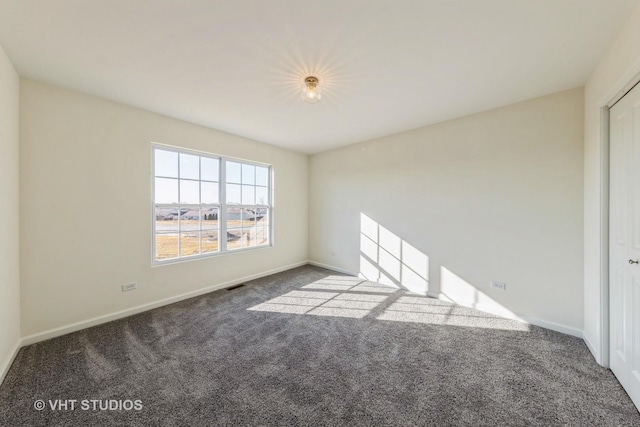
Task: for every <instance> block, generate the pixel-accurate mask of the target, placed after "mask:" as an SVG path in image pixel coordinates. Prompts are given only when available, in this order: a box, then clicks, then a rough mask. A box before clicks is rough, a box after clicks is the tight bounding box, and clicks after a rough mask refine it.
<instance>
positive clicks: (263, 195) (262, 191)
mask: <svg viewBox="0 0 640 427" xmlns="http://www.w3.org/2000/svg"><path fill="white" fill-rule="evenodd" d="M256 203H257V204H258V205H268V204H269V192H268V191H267V187H256Z"/></svg>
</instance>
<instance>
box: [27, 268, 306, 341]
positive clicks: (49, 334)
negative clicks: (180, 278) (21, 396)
mask: <svg viewBox="0 0 640 427" xmlns="http://www.w3.org/2000/svg"><path fill="white" fill-rule="evenodd" d="M307 264H308V262H307V261H301V262H297V263H294V264H290V265H287V266H284V267H279V268H275V269H273V270H269V271H264V272H262V273H257V274H252V275H250V276H245V277H241V278H239V279H234V280H230V281H228V282H224V283H219V284H217V285H212V286H208V287H206V288H201V289H197V290H195V291H191V292H186V293H184V294H180V295H176V296H173V297H169V298H165V299H161V300H158V301H154V302H150V303H147V304H142V305H139V306H136V307H132V308H128V309H126V310H121V311H116V312H114V313H110V314H105V315H102V316H98V317H94V318H91V319H87V320H82V321H80V322H76V323H72V324H70V325H65V326H61V327H58V328H54V329H49V330H48V331H44V332H39V333H37V334H33V335H29V336H26V337H24V338H22V340H21V342H20V345H21V346H26V345H31V344H35V343H37V342H40V341H45V340H48V339H51V338H55V337H59V336H62V335H66V334H70V333H72V332H76V331H80V330H82V329H86V328H90V327H92V326H96V325H100V324H103V323H107V322H111V321H113V320H118V319H122V318H124V317H129V316H132V315H134V314H138V313H142V312H144V311H148V310H152V309H154V308H158V307H163V306H165V305H169V304H173V303H176V302H180V301H184V300H186V299H189V298H193V297H197V296H200V295H204V294H208V293H210V292H214V291H217V290H220V289H224V288H229V287H231V286H234V285H237V284H239V283H244V282H247V281H249V280H255V279H259V278H261V277H265V276H269V275H271V274H275V273H280V272H282V271H286V270H291V269H292V268H296V267H301V266H303V265H307Z"/></svg>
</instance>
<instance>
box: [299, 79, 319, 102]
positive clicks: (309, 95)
mask: <svg viewBox="0 0 640 427" xmlns="http://www.w3.org/2000/svg"><path fill="white" fill-rule="evenodd" d="M302 99H303V100H304V102H306V103H308V104H315V103H317V102H320V100H321V99H322V86H320V82H319V81H318V78H317V77H313V76H309V77H307V78H306V79H304V84H303V85H302Z"/></svg>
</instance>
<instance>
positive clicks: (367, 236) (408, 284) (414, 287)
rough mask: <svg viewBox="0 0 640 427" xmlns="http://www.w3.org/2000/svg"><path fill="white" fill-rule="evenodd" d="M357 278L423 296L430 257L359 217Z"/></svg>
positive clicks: (370, 220)
mask: <svg viewBox="0 0 640 427" xmlns="http://www.w3.org/2000/svg"><path fill="white" fill-rule="evenodd" d="M359 274H360V276H361V277H363V278H365V279H367V280H370V281H372V282H378V283H381V284H385V285H388V286H392V287H396V288H400V287H401V288H403V289H406V290H408V291H410V292H414V293H417V294H420V295H426V294H427V290H428V287H429V257H428V256H427V255H425V254H424V253H422V252H421V251H420V250H418V249H417V248H415V247H414V246H412V245H411V244H409V243H408V242H406V241H405V240H403V239H401V238H400V237H398V236H397V235H396V234H395V233H393V232H392V231H391V230H389V229H387V228H385V227H383V226H382V225H380V224H378V223H377V222H376V221H374V220H373V219H371V218H369V217H368V216H367V215H365V214H364V213H361V214H360V272H359Z"/></svg>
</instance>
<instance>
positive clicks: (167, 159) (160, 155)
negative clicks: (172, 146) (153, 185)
mask: <svg viewBox="0 0 640 427" xmlns="http://www.w3.org/2000/svg"><path fill="white" fill-rule="evenodd" d="M154 161H155V165H154V173H155V175H156V176H167V177H170V178H177V177H178V153H174V152H173V151H164V150H158V149H157V148H156V149H155V150H154Z"/></svg>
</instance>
